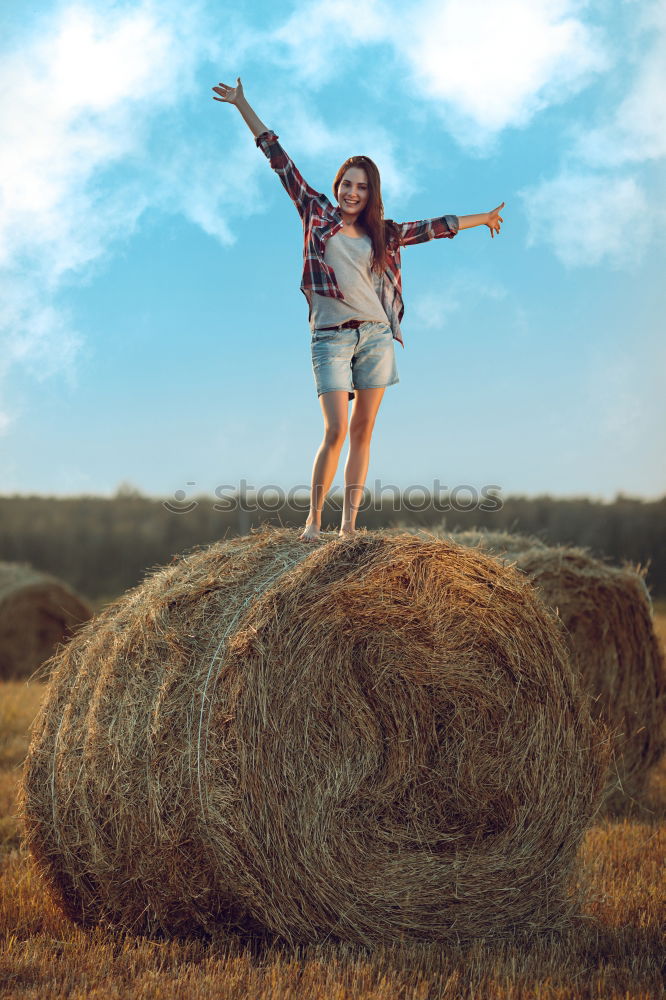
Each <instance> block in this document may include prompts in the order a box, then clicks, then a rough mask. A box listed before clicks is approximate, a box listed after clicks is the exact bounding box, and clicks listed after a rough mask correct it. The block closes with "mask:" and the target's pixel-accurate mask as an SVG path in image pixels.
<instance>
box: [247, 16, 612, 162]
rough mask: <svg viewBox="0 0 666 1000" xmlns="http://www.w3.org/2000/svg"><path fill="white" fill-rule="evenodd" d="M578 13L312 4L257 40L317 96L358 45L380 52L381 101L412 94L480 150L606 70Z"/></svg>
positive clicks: (345, 67) (345, 68)
mask: <svg viewBox="0 0 666 1000" xmlns="http://www.w3.org/2000/svg"><path fill="white" fill-rule="evenodd" d="M580 6H581V4H580V3H579V2H575V0H497V2H495V3H493V4H491V3H489V2H488V0H419V2H416V3H404V2H400V3H399V2H396V0H370V2H367V3H364V4H359V3H353V2H352V0H341V2H338V3H335V4H331V3H329V2H328V0H311V2H307V3H304V4H302V5H301V6H299V8H298V9H297V10H296V11H294V12H293V14H292V15H291V16H290V17H289V18H288V20H287V21H286V22H285V23H284V24H282V25H281V26H280V27H278V28H277V29H273V30H270V31H268V32H266V33H262V32H260V33H258V34H257V38H256V44H257V47H258V51H260V52H261V53H263V55H264V56H265V58H267V59H268V60H269V61H271V62H274V63H276V64H277V65H279V66H281V67H282V68H286V69H288V70H289V71H290V73H292V74H293V75H294V77H295V78H296V79H297V80H299V81H305V82H307V84H308V86H309V87H311V88H315V89H316V88H317V87H319V86H321V85H323V84H330V83H331V82H332V81H333V82H334V81H335V80H336V79H339V78H340V75H341V74H347V75H349V74H351V73H353V72H354V71H355V68H356V67H355V66H354V64H353V62H352V58H351V57H352V56H353V55H354V53H355V52H356V50H358V49H359V48H360V47H362V46H372V45H382V46H384V48H385V51H386V59H385V62H386V65H387V71H386V74H385V76H383V77H382V79H381V81H380V87H381V89H382V93H383V96H384V97H385V98H386V99H387V100H388V101H389V102H390V100H391V95H392V94H396V95H399V97H400V99H401V100H402V101H404V97H405V93H406V92H411V93H412V94H413V95H414V96H415V97H416V98H417V99H418V100H419V101H421V102H423V101H424V100H426V101H429V102H431V103H432V105H433V106H434V110H435V113H437V114H438V115H439V116H440V118H441V120H442V122H443V123H444V124H445V126H446V128H447V130H448V131H449V132H451V133H452V134H453V135H454V136H455V137H456V139H457V140H458V141H459V142H460V143H461V144H463V145H465V146H467V147H468V148H470V149H476V150H486V149H487V148H488V146H489V144H490V143H491V142H492V141H493V139H494V137H495V136H496V134H497V133H499V132H500V131H501V130H502V129H504V128H506V127H508V126H515V127H524V126H525V125H527V124H528V123H529V122H530V120H531V119H532V118H533V117H534V116H535V115H536V114H537V113H538V112H539V111H541V110H542V109H543V108H545V107H547V106H549V105H551V104H558V103H560V102H562V101H563V100H566V99H567V98H568V97H569V96H571V95H572V94H574V93H577V92H578V91H579V90H580V89H581V88H583V87H584V86H586V84H587V83H588V82H589V81H590V80H591V79H592V77H593V76H594V75H595V74H598V73H600V72H602V71H604V70H606V69H608V68H609V65H610V60H609V56H608V54H607V53H606V51H605V48H604V44H603V41H602V37H601V33H600V31H599V29H597V28H594V27H592V26H591V25H589V24H585V23H584V22H583V21H582V20H581V19H580V18H579V17H577V16H576V13H577V11H578V9H579V8H580ZM360 82H361V81H360V80H359V83H360ZM363 82H364V83H366V85H368V86H371V83H370V82H369V81H363ZM364 98H365V91H364V90H363V88H361V87H360V86H359V101H362V100H363V99H364ZM352 110H356V108H354V109H352Z"/></svg>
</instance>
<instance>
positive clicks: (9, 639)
mask: <svg viewBox="0 0 666 1000" xmlns="http://www.w3.org/2000/svg"><path fill="white" fill-rule="evenodd" d="M92 613H93V610H92V608H91V606H90V605H89V604H88V603H87V601H85V600H84V599H83V598H82V597H81V596H80V595H79V594H77V593H75V591H74V590H72V588H71V587H68V586H67V584H65V583H63V582H62V580H58V579H56V577H54V576H50V575H49V574H48V573H41V572H39V571H38V570H36V569H34V568H33V567H32V566H30V565H29V564H28V563H12V562H0V680H18V679H21V678H24V677H29V676H30V675H31V674H33V673H34V671H35V670H36V669H37V668H38V667H39V666H40V665H42V664H43V663H44V662H45V661H46V660H47V659H48V658H49V657H50V656H51V655H52V653H53V652H54V651H55V649H56V647H57V644H58V643H59V642H62V643H64V642H67V641H68V640H69V638H70V637H71V635H72V632H73V630H74V629H75V628H76V627H77V626H78V625H80V624H81V623H82V622H85V621H87V620H88V619H89V618H90V617H91V616H92Z"/></svg>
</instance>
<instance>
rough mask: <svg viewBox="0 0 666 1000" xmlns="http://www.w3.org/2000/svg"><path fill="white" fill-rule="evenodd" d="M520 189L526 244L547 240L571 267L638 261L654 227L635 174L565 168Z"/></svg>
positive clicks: (633, 262) (624, 263) (563, 261)
mask: <svg viewBox="0 0 666 1000" xmlns="http://www.w3.org/2000/svg"><path fill="white" fill-rule="evenodd" d="M518 194H519V196H520V197H521V198H523V200H524V203H525V211H526V214H527V221H528V227H529V229H528V236H527V246H528V247H530V246H534V245H535V244H538V243H547V244H549V245H550V246H551V247H552V249H553V250H554V252H555V254H556V255H557V256H558V257H559V259H560V260H561V261H562V263H563V264H564V265H565V266H567V267H582V266H591V265H592V266H593V265H596V264H599V263H601V262H602V261H603V262H604V263H607V264H609V265H611V266H615V267H621V266H624V265H627V264H629V263H631V264H632V265H634V266H637V265H638V264H639V263H640V258H641V255H642V254H643V252H644V250H645V247H646V245H647V243H648V240H649V239H650V238H651V236H652V234H653V231H654V222H653V221H652V219H653V217H652V214H651V212H650V211H649V210H648V209H649V206H648V203H647V199H646V196H645V194H644V192H643V190H642V189H641V187H640V185H639V184H638V183H637V182H636V180H635V179H634V178H632V177H613V176H604V175H599V174H595V173H590V172H582V171H563V172H562V173H560V174H559V175H558V176H557V177H554V178H553V179H552V180H544V181H542V182H541V183H540V184H538V185H536V186H534V187H532V188H528V189H525V190H523V191H519V192H518Z"/></svg>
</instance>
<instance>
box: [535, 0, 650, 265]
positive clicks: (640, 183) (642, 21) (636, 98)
mask: <svg viewBox="0 0 666 1000" xmlns="http://www.w3.org/2000/svg"><path fill="white" fill-rule="evenodd" d="M626 53H627V54H626V59H627V61H628V62H629V64H630V65H629V74H630V75H629V82H628V85H627V86H626V87H625V89H624V96H623V97H622V98H621V99H620V100H619V102H618V104H617V106H616V107H615V108H614V109H613V110H612V111H610V112H609V110H608V109H607V108H606V107H603V108H598V109H596V110H595V112H594V113H593V114H592V115H591V116H590V117H591V118H592V121H581V122H578V123H576V124H575V126H574V127H573V128H572V129H571V130H570V137H571V143H570V147H569V148H568V149H565V150H564V153H563V157H562V159H563V165H562V167H561V169H560V172H559V173H558V174H557V175H556V176H555V177H553V178H552V179H549V180H548V179H547V180H543V181H541V182H540V183H539V184H537V185H535V186H533V187H531V188H525V189H524V190H523V191H521V192H519V193H520V195H521V196H522V197H523V199H524V201H525V209H526V213H527V217H528V223H529V234H528V246H532V245H535V244H537V243H544V244H548V245H550V246H551V247H552V249H553V250H554V252H555V254H556V255H557V256H558V257H559V259H560V260H561V261H562V262H563V263H564V264H565V266H570V267H575V266H577V267H583V266H595V265H599V264H602V263H603V264H604V265H606V264H608V265H610V266H612V267H617V268H620V267H623V268H636V267H637V266H638V264H640V262H641V260H642V259H643V257H644V254H645V251H646V249H647V246H648V244H649V243H650V242H651V241H653V240H655V239H656V240H661V239H663V237H662V233H663V229H664V225H665V224H666V211H665V210H664V208H663V207H662V203H663V199H662V198H661V197H659V196H657V197H655V196H654V195H649V194H648V181H647V180H646V178H645V171H644V170H643V171H641V167H643V168H644V167H645V165H646V164H648V163H649V162H650V161H652V160H658V159H663V158H664V156H666V111H665V106H666V105H665V102H664V94H665V93H666V3H664V0H657V2H656V3H653V4H650V5H644V6H640V7H638V10H637V13H636V15H635V19H634V21H633V22H632V29H631V36H630V37H629V38H628V39H627V44H626ZM632 63H633V65H632ZM595 119H596V124H595ZM628 166H631V167H632V168H633V169H632V172H631V173H628V172H627V171H626V169H625V170H624V171H622V170H621V169H620V168H622V167H625V168H626V167H628Z"/></svg>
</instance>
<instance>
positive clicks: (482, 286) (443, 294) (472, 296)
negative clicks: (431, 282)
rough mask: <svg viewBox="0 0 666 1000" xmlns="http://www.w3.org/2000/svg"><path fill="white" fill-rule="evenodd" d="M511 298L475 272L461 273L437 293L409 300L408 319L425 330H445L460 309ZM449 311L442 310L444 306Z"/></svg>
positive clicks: (502, 286) (444, 284)
mask: <svg viewBox="0 0 666 1000" xmlns="http://www.w3.org/2000/svg"><path fill="white" fill-rule="evenodd" d="M507 295H508V291H507V289H506V288H505V287H504V285H502V284H500V283H499V282H496V281H488V279H487V278H482V277H480V275H478V274H475V273H473V272H469V271H464V270H462V269H459V270H458V271H457V272H456V273H455V274H453V275H452V276H451V277H450V278H449V279H448V280H447V281H446V282H444V283H443V285H442V286H440V287H438V289H437V291H436V292H424V293H422V294H420V295H417V296H415V297H414V298H413V299H411V300H410V306H409V318H410V322H412V321H413V322H414V324H415V326H416V327H418V328H420V329H426V330H442V329H444V327H445V326H447V325H448V324H449V321H450V317H451V316H452V315H453V313H455V312H458V311H459V310H460V309H463V308H465V309H466V308H468V306H469V302H470V301H474V302H478V301H479V299H481V298H486V299H496V300H497V299H504V298H506V296H507ZM443 302H445V303H446V308H445V309H443V308H442V303H443Z"/></svg>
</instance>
